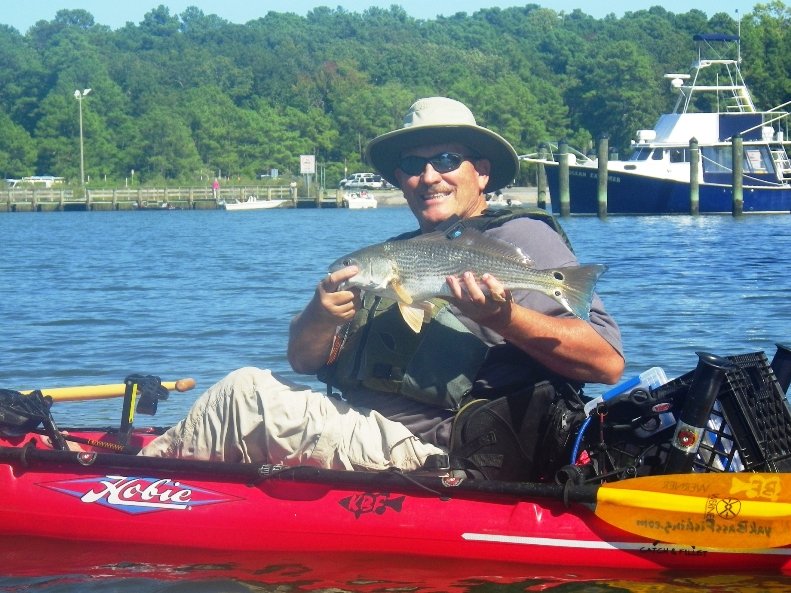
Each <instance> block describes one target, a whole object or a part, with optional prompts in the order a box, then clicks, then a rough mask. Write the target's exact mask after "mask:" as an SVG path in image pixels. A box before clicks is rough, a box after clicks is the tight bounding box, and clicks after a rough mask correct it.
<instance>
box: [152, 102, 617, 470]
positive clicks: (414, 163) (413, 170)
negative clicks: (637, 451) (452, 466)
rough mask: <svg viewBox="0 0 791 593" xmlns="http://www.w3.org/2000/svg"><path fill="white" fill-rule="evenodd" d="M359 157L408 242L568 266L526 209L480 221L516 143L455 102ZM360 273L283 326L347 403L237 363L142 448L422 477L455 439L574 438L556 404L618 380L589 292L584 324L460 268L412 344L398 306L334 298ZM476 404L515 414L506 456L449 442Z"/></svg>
mask: <svg viewBox="0 0 791 593" xmlns="http://www.w3.org/2000/svg"><path fill="white" fill-rule="evenodd" d="M366 157H367V160H368V161H369V162H370V164H372V165H373V166H374V167H375V168H376V169H377V170H378V171H379V172H380V173H381V174H382V176H383V177H384V178H385V179H386V180H387V181H389V182H390V183H392V184H394V185H396V186H398V187H400V188H401V190H402V191H403V194H404V197H405V198H406V201H407V203H408V205H409V207H410V209H411V210H412V213H413V214H414V216H415V218H416V220H417V223H418V227H419V230H418V231H415V233H413V235H416V234H420V233H426V232H431V231H433V230H435V229H437V228H440V229H445V228H446V227H447V226H448V225H449V224H451V223H453V222H455V221H457V220H462V221H463V223H462V224H465V226H466V225H467V224H469V225H471V226H474V227H476V228H478V229H479V230H483V231H484V233H485V235H487V236H489V235H491V236H493V237H496V238H499V239H502V240H504V241H507V242H509V243H512V244H514V245H516V246H518V247H520V248H521V250H522V252H523V253H525V254H527V255H529V256H530V258H531V259H532V260H533V261H534V262H535V267H536V268H537V269H545V268H558V267H566V266H572V265H577V261H576V258H575V257H574V255H573V254H572V252H571V250H570V249H569V247H567V245H566V243H564V240H563V238H562V237H561V236H560V235H559V234H558V232H556V230H553V228H551V226H550V224H549V223H548V222H547V221H542V220H535V217H536V215H535V213H533V214H531V215H529V216H528V215H523V214H520V213H518V212H511V211H509V210H505V211H503V210H500V211H498V212H499V214H497V215H494V214H492V215H490V216H488V217H487V216H481V214H482V213H484V211H485V210H486V194H487V193H489V192H493V191H496V190H498V189H500V188H502V187H505V186H506V185H507V184H509V183H511V182H512V181H513V179H514V178H515V176H516V174H517V172H518V168H519V160H518V157H517V155H516V152H515V151H514V149H513V147H512V146H511V144H510V143H508V142H507V141H506V140H505V139H504V138H502V137H501V136H500V135H498V134H496V133H495V132H493V131H491V130H489V129H487V128H485V127H482V126H479V125H477V123H476V121H475V118H474V116H473V114H472V113H471V112H470V110H469V109H468V108H467V107H466V106H465V105H463V104H462V103H459V102H458V101H454V100H452V99H448V98H444V97H432V98H427V99H421V100H419V101H417V102H416V103H414V104H413V105H412V107H411V108H410V109H409V111H408V112H407V114H406V117H405V120H404V126H403V127H402V128H399V129H397V130H394V131H392V132H389V133H387V134H383V135H381V136H378V137H377V138H374V139H373V140H372V141H371V142H369V144H368V145H367V147H366ZM539 218H540V217H539ZM358 271H359V270H358V269H357V268H356V267H355V266H349V267H345V268H342V269H339V270H337V271H334V272H333V273H331V274H328V275H327V276H326V277H325V278H323V279H322V280H321V281H320V282H319V284H318V286H317V288H316V291H315V294H314V296H313V298H312V300H311V301H310V302H309V303H308V305H307V306H306V307H305V309H304V310H303V311H302V312H301V313H300V314H298V315H297V316H296V317H295V318H294V319H293V320H292V322H291V325H290V334H289V343H288V360H289V362H290V364H291V366H292V367H293V369H294V370H295V371H297V372H299V373H305V374H318V376H319V377H320V378H321V379H323V380H324V381H325V382H327V383H328V385H330V386H331V387H335V388H337V389H340V390H341V393H342V397H341V396H336V395H335V394H330V395H328V394H324V393H320V392H317V391H314V390H311V389H310V388H307V387H304V386H299V385H294V384H291V383H288V382H287V381H284V380H283V379H282V378H279V377H277V376H275V375H274V374H273V373H271V372H270V371H268V370H262V369H255V368H243V369H239V370H237V371H234V372H232V373H231V374H229V375H228V376H227V377H225V378H224V379H222V380H221V381H220V382H219V383H217V384H215V385H214V386H212V387H210V388H209V389H208V390H207V391H206V392H205V393H204V394H203V395H202V396H201V397H200V398H199V399H198V400H197V401H196V402H195V404H194V405H193V407H192V409H191V410H190V411H189V413H188V415H187V416H186V418H185V419H184V420H182V421H180V422H179V423H178V424H176V425H175V426H174V427H172V428H171V429H169V430H168V431H167V432H166V433H165V434H164V435H162V436H160V437H158V438H157V439H156V440H154V441H153V442H152V443H150V444H149V445H148V446H146V447H145V448H144V449H143V450H142V451H141V454H143V455H151V456H168V457H185V458H200V459H210V460H215V461H222V460H225V461H235V462H239V461H241V462H254V463H271V464H284V465H312V466H319V467H326V468H335V469H356V470H381V469H386V468H393V467H395V468H400V469H403V470H416V469H419V468H422V467H424V464H425V463H426V461H427V459H429V458H432V459H443V457H442V456H443V455H445V454H447V453H448V450H449V448H450V445H451V440H453V441H454V453H456V451H457V449H458V452H459V455H460V456H463V457H465V458H467V459H472V458H476V456H477V459H478V461H479V462H481V463H482V464H483V465H486V464H487V463H490V464H492V465H494V466H497V468H501V467H502V465H503V460H502V458H503V457H506V458H508V457H515V459H516V465H517V466H520V467H521V466H525V465H528V466H529V465H530V464H534V462H535V460H534V459H533V456H534V453H535V452H536V451H541V449H542V448H547V447H550V448H551V447H554V446H555V445H557V447H561V448H562V446H563V445H564V442H562V441H563V439H564V438H566V437H567V436H568V435H563V438H560V439H559V438H555V436H556V435H552V434H548V431H547V429H546V425H549V424H551V423H553V422H555V423H557V422H558V421H559V422H560V423H561V424H564V423H565V421H564V420H563V418H561V417H558V416H557V414H558V413H559V412H557V410H558V409H562V410H566V409H568V408H569V407H573V405H574V404H573V402H572V403H569V402H567V405H565V406H558V405H557V403H558V401H560V400H564V401H566V400H567V399H568V398H569V397H570V396H569V393H571V394H573V395H576V391H575V390H576V389H578V388H580V387H581V386H582V384H583V383H586V382H596V383H608V384H612V383H615V382H616V381H617V380H618V378H619V377H620V376H621V373H622V372H623V368H624V360H623V356H622V354H621V351H622V346H621V338H620V332H619V330H618V327H617V325H616V323H615V322H614V320H613V319H612V318H611V317H610V316H609V315H608V314H607V312H606V311H605V309H604V306H603V304H602V302H601V300H600V299H599V298H598V297H596V296H594V298H593V303H592V305H591V310H590V315H589V319H588V320H583V319H579V318H577V317H575V316H574V315H572V314H570V313H568V312H567V311H566V310H565V309H564V308H563V307H561V306H560V305H559V304H558V303H557V302H556V301H554V300H552V299H551V298H549V297H548V296H546V295H544V294H540V293H537V292H535V291H514V292H513V294H512V293H511V292H509V291H506V290H505V288H504V286H503V285H502V284H501V283H500V281H499V280H498V279H497V277H496V274H487V275H484V277H483V278H482V279H481V280H480V282H482V283H483V285H482V286H481V285H479V280H476V279H475V278H474V277H472V276H471V275H470V274H465V275H463V276H462V277H461V278H456V277H448V279H447V285H448V287H449V289H450V292H451V294H452V295H453V297H452V298H451V299H449V300H450V302H451V304H450V306H448V304H447V302H445V303H444V304H441V303H438V306H437V307H435V308H434V312H433V313H432V314H431V319H430V322H429V323H427V324H426V325H425V326H423V329H422V331H421V332H420V333H417V334H416V333H415V332H413V331H412V330H411V329H409V328H406V326H405V325H404V322H403V321H402V320H401V319H400V317H399V316H398V315H397V314H396V311H397V307H395V306H393V303H392V302H387V301H386V300H383V299H379V298H378V297H377V298H370V295H366V294H365V293H363V294H362V295H361V294H360V292H359V291H358V290H346V289H344V288H342V285H343V283H344V282H345V281H347V280H349V279H350V278H352V277H353V276H354V275H355V274H357V272H358ZM330 391H331V390H330ZM506 396H507V398H506ZM472 400H482V401H484V402H499V403H497V404H495V405H494V407H491V408H490V412H491V413H490V414H489V415H490V416H492V415H494V416H495V417H497V418H501V417H503V416H504V415H505V416H511V417H514V416H518V419H517V420H516V421H515V422H513V421H512V420H513V418H511V419H509V420H507V421H506V422H505V424H510V426H508V427H506V428H505V431H506V432H508V431H509V430H510V431H511V433H512V436H515V437H516V440H515V442H514V443H511V444H507V443H506V441H508V437H507V435H504V436H502V438H500V442H501V445H504V446H505V447H506V450H503V449H502V447H501V448H499V449H498V448H497V447H495V448H494V449H487V448H486V447H483V448H482V449H481V447H478V446H477V445H475V443H472V444H471V443H470V442H469V440H470V439H469V438H466V437H465V436H464V435H463V434H461V435H460V434H459V430H462V432H463V429H464V425H465V424H466V420H467V419H469V417H472V416H471V415H468V416H463V417H464V418H465V422H457V423H456V424H457V425H460V426H461V428H459V427H458V426H457V427H456V428H454V429H453V431H454V434H453V435H452V434H451V432H452V430H451V429H452V425H453V420H454V417H455V416H456V413H457V411H458V410H459V409H460V408H462V407H463V406H465V405H466V404H468V403H469V402H470V401H472ZM577 401H578V400H577ZM473 407H474V406H473ZM504 410H505V411H504ZM548 414H555V417H549V416H547V415H548ZM479 416H480V415H479ZM497 422H499V420H497V421H496V422H495V423H497ZM487 430H488V428H487ZM539 433H540V434H539ZM525 439H526V440H527V441H530V442H529V443H525V442H524V441H525ZM508 447H510V450H511V451H513V452H514V455H513V456H512V455H510V452H509V450H508ZM525 450H527V452H525ZM487 453H490V454H487ZM504 453H505V454H504ZM462 454H463V455H462ZM542 454H544V452H542ZM547 454H549V455H550V456H551V455H552V454H551V453H547ZM434 456H440V457H434ZM446 459H447V458H446ZM486 460H488V461H486ZM492 460H494V461H492ZM505 465H506V466H508V461H507V460H506V462H505ZM511 465H512V466H513V465H514V464H513V463H512V464H511ZM538 465H540V464H536V467H538ZM497 468H495V471H483V472H482V473H483V474H484V475H486V476H490V477H491V476H494V477H505V478H513V477H517V478H519V479H527V478H535V477H541V476H540V473H541V472H539V471H538V470H536V469H531V468H528V469H527V470H525V471H521V470H517V471H505V472H498V471H497Z"/></svg>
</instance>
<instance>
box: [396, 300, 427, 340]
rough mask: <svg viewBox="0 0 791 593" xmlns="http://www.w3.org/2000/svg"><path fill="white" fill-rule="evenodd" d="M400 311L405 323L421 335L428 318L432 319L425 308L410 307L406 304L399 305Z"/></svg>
mask: <svg viewBox="0 0 791 593" xmlns="http://www.w3.org/2000/svg"><path fill="white" fill-rule="evenodd" d="M398 309H399V310H400V311H401V317H403V318H404V322H405V323H406V324H407V325H408V326H409V327H410V328H411V329H412V331H413V332H415V333H416V334H418V333H420V330H421V329H422V328H423V323H424V322H425V321H426V318H430V317H431V315H430V311H429V310H427V309H426V308H425V307H424V306H410V305H405V304H404V303H398Z"/></svg>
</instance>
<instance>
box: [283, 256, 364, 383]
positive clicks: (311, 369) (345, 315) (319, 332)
mask: <svg viewBox="0 0 791 593" xmlns="http://www.w3.org/2000/svg"><path fill="white" fill-rule="evenodd" d="M358 271H359V270H358V269H357V266H349V267H347V268H343V269H341V270H337V271H335V272H333V273H332V274H327V276H325V277H324V278H323V279H322V280H321V282H319V284H318V286H317V287H316V292H315V293H314V294H313V298H312V299H311V300H310V302H309V303H308V306H307V307H305V309H304V310H303V311H302V313H300V314H299V315H297V316H296V317H294V319H293V320H292V321H291V326H290V328H289V338H288V361H289V362H290V363H291V368H293V369H294V370H295V371H296V372H298V373H305V374H308V373H315V372H316V371H317V370H318V369H319V368H321V366H322V365H323V364H324V363H326V362H327V356H328V355H329V352H330V349H331V346H332V342H333V339H334V338H335V331H336V329H337V328H338V326H340V325H343V324H344V323H346V322H347V321H349V320H350V319H352V317H354V314H355V313H356V312H357V309H358V308H359V307H360V296H359V294H358V292H357V291H356V290H340V291H339V290H338V287H339V286H340V285H341V284H342V283H343V282H345V281H346V280H348V279H349V278H351V277H352V276H354V275H355V274H356V273H357V272H358Z"/></svg>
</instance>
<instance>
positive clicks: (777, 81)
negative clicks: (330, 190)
mask: <svg viewBox="0 0 791 593" xmlns="http://www.w3.org/2000/svg"><path fill="white" fill-rule="evenodd" d="M735 17H736V15H728V14H725V13H719V14H715V15H713V16H711V17H710V18H709V17H707V16H706V14H704V13H703V12H701V11H699V10H694V9H693V10H690V11H689V12H686V13H684V14H673V13H671V12H668V11H667V10H665V9H664V8H662V7H659V6H655V7H653V8H651V9H648V10H639V11H635V12H629V13H626V14H625V15H624V16H623V17H621V18H616V17H615V16H614V15H610V16H607V17H604V18H601V19H595V18H592V17H591V16H588V15H586V14H585V13H583V12H582V11H580V10H575V11H573V12H571V13H564V12H557V11H555V10H552V9H549V8H542V7H540V6H538V5H535V4H528V5H525V6H523V7H516V8H508V9H498V8H491V9H484V10H480V11H478V12H475V13H473V14H467V13H458V14H456V15H453V16H449V17H438V18H436V19H433V20H422V19H416V18H413V17H410V16H409V15H408V14H407V13H406V12H405V11H404V10H403V9H401V8H400V7H398V6H391V7H390V8H389V9H384V8H370V9H368V10H366V11H364V12H362V13H356V12H349V11H346V10H344V9H342V8H337V9H330V8H324V7H322V8H317V9H315V10H313V11H311V12H309V13H308V14H307V16H304V17H302V16H298V15H295V14H291V13H276V12H269V13H267V14H266V15H265V16H262V17H261V18H259V19H256V20H252V21H250V22H248V23H246V24H234V23H230V22H228V21H226V20H224V19H222V18H220V17H218V16H216V15H213V14H204V13H203V12H202V11H201V10H200V9H198V8H195V7H190V8H188V9H186V10H185V11H184V12H183V13H181V14H178V15H176V14H171V13H170V10H169V9H168V8H167V7H165V6H159V7H158V8H156V9H154V10H152V11H150V12H149V13H147V14H146V15H145V16H144V18H143V20H142V21H141V22H140V23H138V24H134V23H127V24H126V25H125V26H124V27H121V28H118V29H115V30H113V29H111V28H109V27H107V26H104V25H101V24H98V23H96V22H95V21H94V18H93V16H92V15H91V14H90V13H89V12H87V11H85V10H61V11H59V12H58V13H57V14H56V16H55V18H54V19H53V20H51V21H44V20H42V21H39V22H37V23H36V24H35V25H34V26H33V27H31V28H30V29H29V30H28V31H26V32H24V33H22V32H19V31H17V30H16V29H14V28H12V27H9V26H6V25H0V81H1V82H2V84H0V173H2V174H3V175H4V176H5V177H22V176H26V175H34V174H49V175H58V176H63V177H66V178H67V179H69V180H71V181H79V176H80V152H79V127H78V126H79V120H78V101H76V100H75V98H74V91H75V90H84V89H88V88H90V89H92V92H91V93H90V94H89V95H87V96H86V97H85V98H83V100H82V109H83V138H84V148H85V174H86V177H87V178H89V179H90V182H91V184H93V183H101V182H103V181H104V180H105V179H106V180H107V182H108V183H114V184H117V183H119V182H124V180H130V179H131V181H133V182H134V183H141V182H142V183H159V182H163V181H164V182H173V181H175V182H188V183H196V182H199V181H203V182H205V181H206V180H207V179H210V178H213V177H214V176H218V175H219V176H222V177H230V178H245V179H248V178H252V177H255V176H258V175H261V174H266V173H268V172H269V171H270V170H271V169H277V170H278V171H279V172H280V173H281V174H298V173H299V155H301V154H313V155H316V160H317V163H318V165H319V167H320V170H321V171H323V172H324V175H325V176H326V180H327V183H328V184H331V183H334V182H335V181H337V180H338V179H339V178H340V177H342V176H343V174H344V172H345V171H348V172H354V171H360V170H366V169H367V168H368V167H367V166H366V165H365V164H364V163H363V162H362V154H361V153H362V148H363V146H364V145H365V143H366V141H367V140H368V139H370V138H372V137H374V136H375V135H377V134H379V133H382V132H384V131H387V130H390V129H393V128H394V127H397V126H399V125H400V121H401V118H402V116H403V113H404V111H405V110H406V108H407V107H408V106H409V105H410V104H411V103H412V102H413V101H414V100H415V99H416V98H418V97H421V96H430V95H446V96H451V97H454V98H457V99H459V100H461V101H464V102H465V103H467V104H468V105H469V106H470V107H471V108H472V109H473V111H474V112H475V113H476V116H477V117H478V119H479V123H481V124H484V125H487V126H490V127H492V128H494V129H496V130H497V131H499V132H500V133H502V134H503V135H504V136H505V137H506V138H508V139H509V140H511V141H512V142H513V144H514V146H515V147H516V148H517V151H518V152H520V153H526V152H533V151H535V150H536V146H537V144H538V143H540V142H544V141H547V140H557V139H559V138H566V139H568V140H569V142H570V143H572V144H575V145H577V146H579V147H582V148H590V147H591V146H592V145H593V142H594V139H595V138H597V137H598V136H599V135H601V134H607V135H609V137H610V144H611V146H614V147H616V148H621V149H625V148H626V147H627V146H628V144H629V140H630V139H631V138H632V137H633V133H634V131H635V130H636V129H639V128H646V127H652V125H653V123H654V121H655V119H656V117H657V116H658V115H659V114H660V113H661V112H664V111H667V110H668V109H669V108H671V107H672V105H673V102H674V100H675V97H674V95H673V94H671V92H670V89H669V85H668V84H667V81H663V79H662V77H663V75H664V74H665V73H667V72H678V71H681V72H684V71H686V68H687V67H688V66H689V64H690V63H691V61H692V60H693V59H694V57H695V45H694V43H693V40H692V37H693V35H694V34H696V33H730V34H735V33H737V32H740V34H741V37H742V56H743V64H742V69H743V72H744V74H745V77H746V79H747V80H748V83H750V85H751V88H752V90H753V93H754V95H755V98H756V101H757V103H758V104H759V105H761V106H763V107H767V108H768V107H771V106H775V105H778V104H780V103H782V102H784V101H787V100H788V98H789V96H791V61H790V60H789V59H788V57H789V56H791V26H789V25H791V10H790V9H789V7H788V6H786V5H785V4H784V3H783V2H781V1H780V0H773V1H772V2H770V3H768V4H758V5H756V6H755V7H754V8H753V10H752V12H750V13H749V14H744V15H741V19H740V22H739V21H737V20H736V18H735ZM133 171H134V174H133V173H132V172H133Z"/></svg>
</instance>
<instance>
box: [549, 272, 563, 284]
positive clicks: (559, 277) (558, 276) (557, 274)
mask: <svg viewBox="0 0 791 593" xmlns="http://www.w3.org/2000/svg"><path fill="white" fill-rule="evenodd" d="M552 275H553V276H554V277H555V280H560V281H561V282H562V281H563V280H565V278H564V277H563V272H553V273H552Z"/></svg>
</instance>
